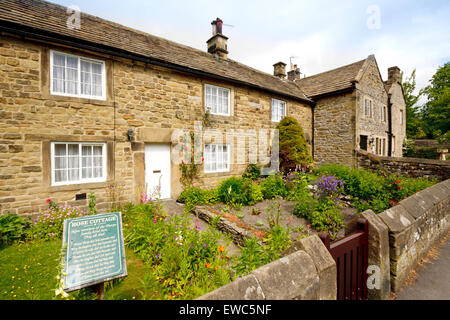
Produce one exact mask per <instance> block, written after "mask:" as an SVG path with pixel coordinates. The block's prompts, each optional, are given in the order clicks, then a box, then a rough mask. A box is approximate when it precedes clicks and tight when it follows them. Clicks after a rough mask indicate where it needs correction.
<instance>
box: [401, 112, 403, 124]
mask: <svg viewBox="0 0 450 320" xmlns="http://www.w3.org/2000/svg"><path fill="white" fill-rule="evenodd" d="M400 124H403V110H400Z"/></svg>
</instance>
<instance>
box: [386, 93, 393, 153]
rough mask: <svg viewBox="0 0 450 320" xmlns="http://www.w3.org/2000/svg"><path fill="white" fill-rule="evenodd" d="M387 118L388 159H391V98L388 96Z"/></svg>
mask: <svg viewBox="0 0 450 320" xmlns="http://www.w3.org/2000/svg"><path fill="white" fill-rule="evenodd" d="M387 113H388V114H387V116H388V132H387V135H388V157H392V102H391V96H390V95H388V105H387Z"/></svg>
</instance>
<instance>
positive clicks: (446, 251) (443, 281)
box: [396, 233, 450, 300]
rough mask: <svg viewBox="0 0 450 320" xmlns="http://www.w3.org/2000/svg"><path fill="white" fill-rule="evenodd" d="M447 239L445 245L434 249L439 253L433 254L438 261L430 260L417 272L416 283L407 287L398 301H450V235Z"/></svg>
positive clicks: (398, 297)
mask: <svg viewBox="0 0 450 320" xmlns="http://www.w3.org/2000/svg"><path fill="white" fill-rule="evenodd" d="M445 238H446V240H444V241H445V243H444V244H443V245H441V246H436V247H435V248H433V249H432V250H433V251H434V250H436V252H437V254H433V253H434V252H431V253H432V255H434V256H437V257H436V260H433V259H430V261H429V262H426V263H425V264H424V265H423V266H422V267H420V268H419V269H418V270H417V274H418V276H417V278H416V279H415V281H414V283H413V284H411V285H409V286H405V287H404V288H403V289H402V290H401V291H400V293H398V294H397V298H396V299H397V300H450V233H448V234H447V236H446V237H445ZM445 238H444V239H445ZM444 241H443V242H444Z"/></svg>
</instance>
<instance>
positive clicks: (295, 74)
mask: <svg viewBox="0 0 450 320" xmlns="http://www.w3.org/2000/svg"><path fill="white" fill-rule="evenodd" d="M287 74H288V80H290V81H295V80H298V79H300V68H297V65H296V64H294V65H292V64H291V71H289V72H288V73H287Z"/></svg>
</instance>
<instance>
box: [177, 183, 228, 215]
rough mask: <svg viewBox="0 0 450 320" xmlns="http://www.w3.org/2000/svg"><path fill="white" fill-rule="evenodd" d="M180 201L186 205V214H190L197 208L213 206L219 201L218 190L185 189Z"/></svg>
mask: <svg viewBox="0 0 450 320" xmlns="http://www.w3.org/2000/svg"><path fill="white" fill-rule="evenodd" d="M178 200H180V201H182V202H184V203H185V204H186V212H190V211H191V210H192V209H193V208H194V207H195V206H198V205H204V204H213V203H216V202H218V201H219V196H218V193H217V189H216V188H213V189H202V188H199V187H187V188H185V189H184V190H183V191H182V192H181V194H180V196H179V198H178Z"/></svg>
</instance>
